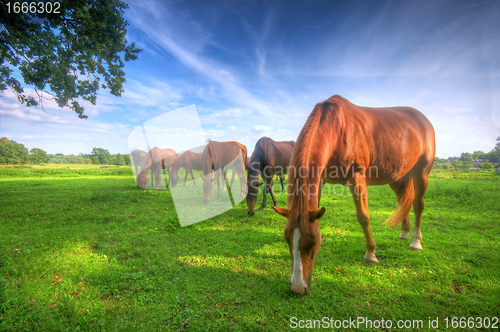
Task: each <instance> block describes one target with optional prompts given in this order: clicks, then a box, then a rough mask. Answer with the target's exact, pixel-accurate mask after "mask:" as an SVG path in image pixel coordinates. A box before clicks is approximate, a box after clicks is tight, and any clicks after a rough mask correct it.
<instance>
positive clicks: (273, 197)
mask: <svg viewBox="0 0 500 332" xmlns="http://www.w3.org/2000/svg"><path fill="white" fill-rule="evenodd" d="M269 193H270V194H271V198H272V199H273V203H274V206H278V201H277V200H276V196H274V190H273V183H271V185H270V186H269Z"/></svg>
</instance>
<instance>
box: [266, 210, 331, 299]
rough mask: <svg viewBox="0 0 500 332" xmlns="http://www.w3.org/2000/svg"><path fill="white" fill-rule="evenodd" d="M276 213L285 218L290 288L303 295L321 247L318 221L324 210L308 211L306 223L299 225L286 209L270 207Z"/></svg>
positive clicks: (298, 221) (307, 287) (309, 282)
mask: <svg viewBox="0 0 500 332" xmlns="http://www.w3.org/2000/svg"><path fill="white" fill-rule="evenodd" d="M272 208H273V209H274V210H275V211H276V212H278V213H279V214H280V215H282V216H283V217H285V218H288V223H287V225H286V227H285V231H284V238H285V240H286V242H287V243H288V249H289V251H290V255H291V256H292V271H293V273H292V277H291V278H290V288H291V289H292V291H294V292H295V293H299V294H305V293H306V292H307V290H308V289H309V286H310V285H311V278H312V271H313V268H314V258H315V257H316V254H317V253H318V251H319V247H320V245H321V232H320V230H319V225H318V220H319V219H320V218H321V217H322V216H323V215H324V214H325V208H324V207H322V208H321V209H319V210H316V211H311V210H309V214H308V219H309V220H308V221H307V222H306V224H300V222H301V221H300V220H291V219H290V218H294V217H293V216H291V215H290V213H289V211H288V209H281V208H279V207H276V206H273V207H272Z"/></svg>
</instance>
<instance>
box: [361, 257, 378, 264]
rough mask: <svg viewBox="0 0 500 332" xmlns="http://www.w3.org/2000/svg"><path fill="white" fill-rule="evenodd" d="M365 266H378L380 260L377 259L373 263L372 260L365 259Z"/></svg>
mask: <svg viewBox="0 0 500 332" xmlns="http://www.w3.org/2000/svg"><path fill="white" fill-rule="evenodd" d="M363 264H365V265H368V266H370V265H376V264H378V259H376V258H375V260H374V261H373V260H370V259H366V258H363Z"/></svg>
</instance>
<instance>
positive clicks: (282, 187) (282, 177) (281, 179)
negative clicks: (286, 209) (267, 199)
mask: <svg viewBox="0 0 500 332" xmlns="http://www.w3.org/2000/svg"><path fill="white" fill-rule="evenodd" d="M284 179H285V177H284V176H283V175H280V182H281V191H280V193H282V192H283V191H285V187H284V186H283V180H284ZM274 206H276V204H274Z"/></svg>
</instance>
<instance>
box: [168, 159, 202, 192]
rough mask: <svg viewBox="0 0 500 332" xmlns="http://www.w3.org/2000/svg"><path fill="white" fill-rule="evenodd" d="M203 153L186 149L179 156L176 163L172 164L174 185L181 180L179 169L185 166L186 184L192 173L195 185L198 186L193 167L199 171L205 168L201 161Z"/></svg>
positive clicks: (172, 182)
mask: <svg viewBox="0 0 500 332" xmlns="http://www.w3.org/2000/svg"><path fill="white" fill-rule="evenodd" d="M201 156H202V153H195V152H192V151H186V152H184V153H183V154H181V155H180V156H179V158H177V160H176V161H175V163H174V165H173V166H172V181H171V184H172V187H175V186H177V182H178V181H179V175H178V173H179V170H180V169H181V167H182V168H184V169H185V170H186V176H185V177H184V185H183V187H185V186H186V182H187V178H188V175H189V174H191V178H192V179H193V182H194V185H195V186H196V181H195V180H194V176H193V169H194V170H197V171H201V170H203V166H202V163H201Z"/></svg>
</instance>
